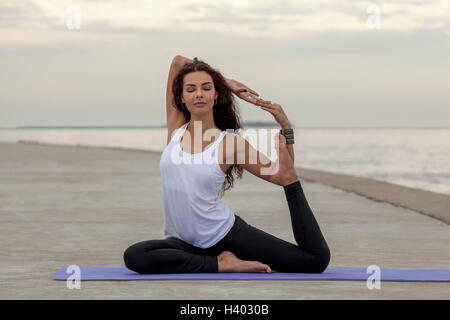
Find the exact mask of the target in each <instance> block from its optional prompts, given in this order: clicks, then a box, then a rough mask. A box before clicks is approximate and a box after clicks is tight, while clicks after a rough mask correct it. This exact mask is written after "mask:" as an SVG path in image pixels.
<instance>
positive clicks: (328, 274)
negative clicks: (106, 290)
mask: <svg viewBox="0 0 450 320" xmlns="http://www.w3.org/2000/svg"><path fill="white" fill-rule="evenodd" d="M66 270H67V268H60V269H58V270H57V271H56V273H55V275H54V277H53V280H67V279H68V277H71V279H74V276H75V274H74V273H73V271H72V269H71V270H70V271H71V272H69V273H66ZM79 275H80V278H79V280H80V281H111V280H122V281H132V280H360V281H366V280H367V279H368V278H369V277H371V279H372V278H373V275H372V273H367V270H366V269H333V268H328V269H326V270H325V271H324V272H323V273H284V272H272V273H168V274H139V273H136V272H134V271H131V270H129V269H127V268H120V267H87V268H86V267H85V268H83V267H80V273H79ZM380 281H419V282H450V270H406V269H380Z"/></svg>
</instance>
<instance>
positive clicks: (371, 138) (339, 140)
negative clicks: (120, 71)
mask: <svg viewBox="0 0 450 320" xmlns="http://www.w3.org/2000/svg"><path fill="white" fill-rule="evenodd" d="M294 130H295V131H294V135H295V144H294V150H295V165H296V166H299V167H303V168H309V169H316V170H323V171H328V172H333V173H341V174H349V175H352V176H358V177H366V178H372V179H376V180H380V181H386V182H390V183H394V184H398V185H402V186H407V187H412V188H418V189H423V190H428V191H433V192H437V193H442V194H447V195H450V128H341V127H340V128H301V127H297V126H294ZM278 131H279V128H277V127H273V126H269V125H264V124H261V123H256V124H253V125H252V124H248V125H246V124H244V125H243V129H240V130H239V131H238V133H239V134H240V135H241V136H243V137H244V138H246V139H247V140H248V141H249V142H250V143H251V144H252V146H253V147H254V148H256V149H258V150H259V151H260V152H263V153H264V154H265V155H266V156H267V157H268V158H269V159H271V160H272V161H274V160H276V158H277V154H276V151H275V140H274V138H275V134H276V133H277V132H278ZM166 141H167V128H166V127H165V126H162V125H161V126H149V127H94V126H90V127H14V128H0V142H10V143H11V142H13V143H38V144H52V145H64V146H92V147H102V148H113V149H130V150H147V151H157V152H162V151H163V149H164V148H165V146H166ZM0 152H1V151H0Z"/></svg>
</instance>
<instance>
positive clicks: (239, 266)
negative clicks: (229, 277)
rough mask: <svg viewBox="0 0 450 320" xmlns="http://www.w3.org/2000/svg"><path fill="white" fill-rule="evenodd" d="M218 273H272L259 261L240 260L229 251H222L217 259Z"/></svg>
mask: <svg viewBox="0 0 450 320" xmlns="http://www.w3.org/2000/svg"><path fill="white" fill-rule="evenodd" d="M217 262H218V264H219V272H272V269H271V268H270V267H269V266H268V265H267V264H263V263H261V262H259V261H246V260H241V259H239V258H238V257H236V256H235V255H234V253H233V252H231V251H223V252H222V253H221V254H219V256H218V257H217Z"/></svg>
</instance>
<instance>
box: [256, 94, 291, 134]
mask: <svg viewBox="0 0 450 320" xmlns="http://www.w3.org/2000/svg"><path fill="white" fill-rule="evenodd" d="M259 105H260V106H261V109H262V110H266V111H267V112H270V113H271V114H272V115H273V117H274V118H275V121H276V122H278V123H279V124H280V126H281V128H283V129H288V128H291V123H290V122H289V119H288V117H287V115H286V114H285V113H284V111H283V108H281V106H280V105H279V104H278V103H274V104H272V103H271V102H270V101H265V100H262V102H261V103H260V104H259Z"/></svg>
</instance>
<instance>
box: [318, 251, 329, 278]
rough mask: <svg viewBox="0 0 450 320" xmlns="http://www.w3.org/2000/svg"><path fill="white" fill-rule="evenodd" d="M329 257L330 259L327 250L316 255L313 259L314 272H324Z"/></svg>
mask: <svg viewBox="0 0 450 320" xmlns="http://www.w3.org/2000/svg"><path fill="white" fill-rule="evenodd" d="M330 259H331V254H330V251H329V250H327V251H326V252H324V253H322V254H320V255H318V256H316V258H315V261H314V272H315V273H322V272H324V271H325V270H326V269H327V267H328V265H329V263H330Z"/></svg>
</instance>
